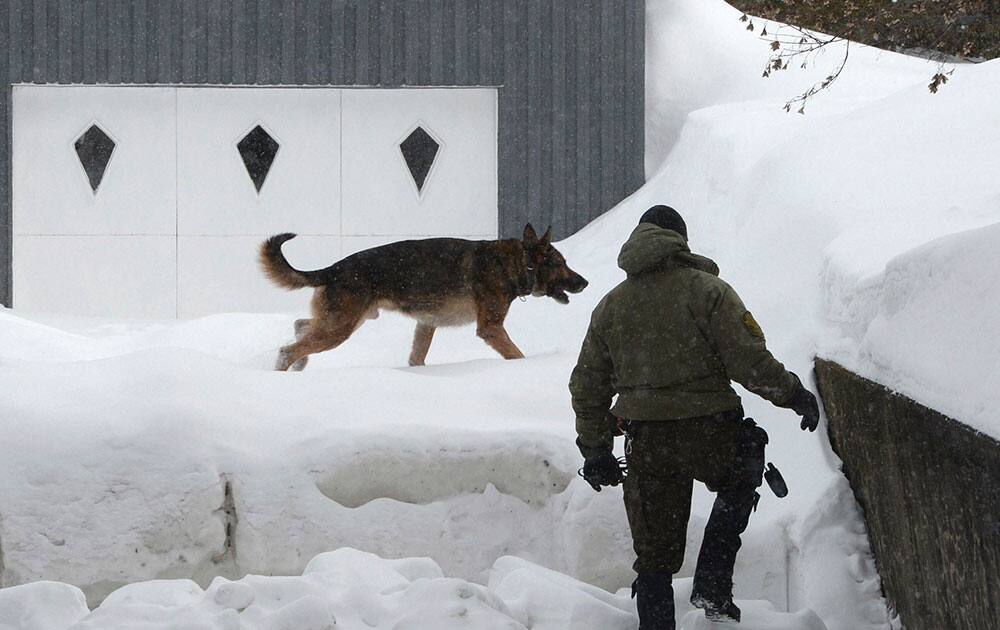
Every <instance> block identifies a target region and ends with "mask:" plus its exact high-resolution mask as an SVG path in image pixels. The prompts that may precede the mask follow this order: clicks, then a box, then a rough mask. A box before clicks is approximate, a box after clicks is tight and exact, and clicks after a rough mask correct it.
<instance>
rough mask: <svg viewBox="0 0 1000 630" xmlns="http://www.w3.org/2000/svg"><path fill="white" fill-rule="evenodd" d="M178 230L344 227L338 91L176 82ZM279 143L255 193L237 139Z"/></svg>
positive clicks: (322, 230) (333, 230)
mask: <svg viewBox="0 0 1000 630" xmlns="http://www.w3.org/2000/svg"><path fill="white" fill-rule="evenodd" d="M177 98H178V122H177V124H178V137H177V161H178V179H177V184H178V221H177V226H178V233H179V234H182V235H198V234H206V235H223V234H243V235H264V234H273V233H276V232H298V233H300V234H339V233H340V90H334V89H287V88H282V89H273V88H178V90H177ZM257 125H260V126H261V127H262V128H264V130H265V131H267V132H268V134H269V135H271V136H272V137H273V138H274V139H275V140H276V141H277V142H278V144H279V148H278V152H277V155H276V157H275V160H274V163H273V164H272V165H271V169H270V171H269V172H268V174H267V178H266V179H265V181H264V184H263V186H262V188H261V190H260V192H259V193H258V192H257V190H256V188H255V187H254V185H253V182H252V181H251V179H250V176H249V175H248V174H247V170H246V167H245V166H244V164H243V161H242V160H241V158H240V154H239V151H238V150H237V146H236V145H237V143H238V142H239V141H240V140H242V139H243V137H244V136H245V135H246V134H247V133H248V132H249V131H251V130H252V129H253V128H254V127H255V126H257Z"/></svg>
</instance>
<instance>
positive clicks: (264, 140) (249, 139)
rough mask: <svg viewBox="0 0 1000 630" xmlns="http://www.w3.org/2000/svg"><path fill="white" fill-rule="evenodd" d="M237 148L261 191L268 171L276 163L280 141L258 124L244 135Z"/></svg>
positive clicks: (255, 185)
mask: <svg viewBox="0 0 1000 630" xmlns="http://www.w3.org/2000/svg"><path fill="white" fill-rule="evenodd" d="M236 148H237V149H238V150H239V152H240V158H242V159H243V165H244V166H246V167H247V174H248V175H250V179H251V181H253V185H254V187H255V188H256V189H257V192H260V188H261V186H263V185H264V180H265V179H267V173H268V172H269V171H270V170H271V165H272V164H274V158H275V156H277V155H278V142H277V141H276V140H275V139H274V138H272V137H271V134H269V133H267V132H266V131H264V129H263V128H262V127H261V126H260V125H257V126H256V127H254V128H253V129H251V130H250V133H248V134H247V135H245V136H243V139H242V140H240V141H239V143H238V144H237V145H236Z"/></svg>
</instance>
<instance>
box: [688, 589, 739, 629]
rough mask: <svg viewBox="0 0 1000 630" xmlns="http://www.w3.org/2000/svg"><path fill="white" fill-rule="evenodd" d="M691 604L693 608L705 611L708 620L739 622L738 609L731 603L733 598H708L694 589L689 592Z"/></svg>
mask: <svg viewBox="0 0 1000 630" xmlns="http://www.w3.org/2000/svg"><path fill="white" fill-rule="evenodd" d="M691 604H692V605H693V606H694V607H695V608H701V609H702V610H704V611H705V618H706V619H708V620H709V621H732V622H735V623H739V622H740V609H739V608H738V607H737V606H736V604H734V603H733V598H732V597H731V596H730V597H725V598H722V599H716V600H712V599H708V598H707V597H705V596H703V595H701V594H700V593H698V592H696V591H692V592H691Z"/></svg>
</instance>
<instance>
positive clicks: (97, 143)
mask: <svg viewBox="0 0 1000 630" xmlns="http://www.w3.org/2000/svg"><path fill="white" fill-rule="evenodd" d="M73 148H75V149H76V156H77V157H78V158H80V164H82V165H83V170H84V171H86V173H87V179H88V180H90V189H91V190H93V191H94V192H95V193H96V192H97V187H98V186H100V185H101V180H102V179H104V172H105V171H107V170H108V162H110V161H111V154H112V153H114V150H115V141H114V140H112V139H111V138H109V137H108V134H106V133H104V130H103V129H101V128H100V127H98V126H97V125H91V126H90V129H87V130H86V131H84V132H83V135H81V136H80V137H79V138H77V139H76V142H74V143H73Z"/></svg>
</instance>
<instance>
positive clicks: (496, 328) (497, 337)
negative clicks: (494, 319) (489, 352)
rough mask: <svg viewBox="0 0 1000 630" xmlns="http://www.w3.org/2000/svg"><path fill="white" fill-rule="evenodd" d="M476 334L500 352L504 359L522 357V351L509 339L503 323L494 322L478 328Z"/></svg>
mask: <svg viewBox="0 0 1000 630" xmlns="http://www.w3.org/2000/svg"><path fill="white" fill-rule="evenodd" d="M476 334H477V335H478V336H479V338H480V339H482V340H483V341H485V342H486V343H487V344H488V345H489V346H490V347H491V348H493V349H494V350H496V351H497V352H499V353H500V356H502V357H503V358H505V359H523V358H524V353H522V352H521V351H520V350H519V349H518V347H517V346H516V345H514V342H513V341H511V340H510V336H509V335H508V334H507V331H506V330H505V329H504V327H503V325H501V324H495V325H493V326H487V327H485V328H478V329H477V330H476Z"/></svg>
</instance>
